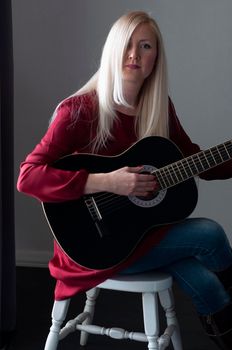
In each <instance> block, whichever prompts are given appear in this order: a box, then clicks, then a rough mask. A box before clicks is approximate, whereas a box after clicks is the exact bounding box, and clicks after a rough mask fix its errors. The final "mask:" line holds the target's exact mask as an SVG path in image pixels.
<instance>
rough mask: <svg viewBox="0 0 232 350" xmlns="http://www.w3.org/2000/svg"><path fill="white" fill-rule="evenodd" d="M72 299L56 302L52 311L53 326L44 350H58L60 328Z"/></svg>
mask: <svg viewBox="0 0 232 350" xmlns="http://www.w3.org/2000/svg"><path fill="white" fill-rule="evenodd" d="M69 303H70V299H66V300H59V301H57V300H56V301H55V302H54V305H53V309H52V326H51V328H50V332H49V334H48V337H47V341H46V344H45V348H44V350H56V349H57V346H58V343H59V333H60V327H61V325H62V323H63V321H64V319H65V317H66V315H67V311H68V307H69Z"/></svg>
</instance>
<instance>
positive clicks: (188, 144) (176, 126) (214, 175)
mask: <svg viewBox="0 0 232 350" xmlns="http://www.w3.org/2000/svg"><path fill="white" fill-rule="evenodd" d="M169 116H170V139H171V140H172V141H173V142H174V143H175V144H176V145H177V146H178V147H179V149H180V150H181V152H182V153H183V156H184V157H188V156H190V155H192V154H194V153H197V152H200V151H201V149H200V147H199V146H198V145H197V144H195V143H193V142H192V141H191V139H190V138H189V136H188V135H187V134H186V132H185V130H184V129H183V127H182V125H181V124H180V121H179V119H178V117H177V115H176V112H175V108H174V105H173V103H172V101H171V100H170V104H169ZM199 177H200V178H202V179H205V180H219V179H229V178H232V160H229V161H227V162H225V163H223V164H221V165H218V166H216V167H214V168H212V169H210V170H208V171H205V172H204V173H201V174H200V175H199Z"/></svg>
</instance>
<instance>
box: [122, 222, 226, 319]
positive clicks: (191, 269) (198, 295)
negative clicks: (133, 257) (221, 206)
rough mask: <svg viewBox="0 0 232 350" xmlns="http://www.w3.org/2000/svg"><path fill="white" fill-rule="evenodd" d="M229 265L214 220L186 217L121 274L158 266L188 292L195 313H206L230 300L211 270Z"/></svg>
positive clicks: (220, 307) (223, 243) (218, 229)
mask: <svg viewBox="0 0 232 350" xmlns="http://www.w3.org/2000/svg"><path fill="white" fill-rule="evenodd" d="M230 265H232V250H231V247H230V244H229V241H228V239H227V236H226V234H225V232H224V230H223V228H222V227H221V226H220V225H219V224H218V223H216V222H215V221H212V220H209V219H204V218H194V219H191V218H190V219H186V220H184V221H182V222H180V223H177V224H175V225H174V226H171V227H170V230H169V231H168V233H167V235H166V236H165V237H164V238H163V239H162V240H161V242H160V243H159V244H158V245H156V246H154V247H152V248H151V250H150V251H149V252H148V253H147V254H146V255H145V256H143V257H142V258H140V259H139V260H138V261H136V262H135V263H134V264H133V265H131V266H129V267H128V268H127V269H125V270H123V271H122V272H121V273H129V274H130V273H138V272H144V271H149V270H155V269H159V270H162V271H165V272H168V273H170V274H171V275H172V276H173V278H174V279H175V280H176V281H177V283H178V285H179V286H180V287H181V289H183V290H184V291H185V292H186V294H188V295H189V296H190V297H191V299H192V301H193V304H194V305H195V307H196V309H197V312H198V313H199V314H203V315H209V314H212V313H215V312H217V311H219V310H221V309H222V308H223V307H224V306H225V305H227V304H228V303H229V302H230V301H231V300H230V296H229V294H228V293H227V291H226V290H225V289H224V286H223V285H222V283H221V282H220V280H219V279H218V277H217V276H216V274H215V273H214V272H218V271H222V270H225V269H226V268H227V267H229V266H230Z"/></svg>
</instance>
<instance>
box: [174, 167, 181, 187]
mask: <svg viewBox="0 0 232 350" xmlns="http://www.w3.org/2000/svg"><path fill="white" fill-rule="evenodd" d="M173 168H174V171H175V174H176V177H177V179H178V183H179V182H181V180H182V177H181V174H180V169H179V167H178V162H177V163H174V164H173Z"/></svg>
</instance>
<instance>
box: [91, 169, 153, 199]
mask: <svg viewBox="0 0 232 350" xmlns="http://www.w3.org/2000/svg"><path fill="white" fill-rule="evenodd" d="M142 170H143V167H142V166H138V167H127V166H126V167H123V168H120V169H118V170H114V171H112V172H109V173H101V174H89V176H88V179H87V182H86V186H85V193H86V194H87V193H95V192H101V191H106V192H112V193H115V194H119V195H125V196H128V195H134V196H142V197H145V196H148V195H150V194H151V192H154V191H155V190H157V189H158V183H157V181H156V179H155V176H154V175H150V174H143V173H141V172H142Z"/></svg>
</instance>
